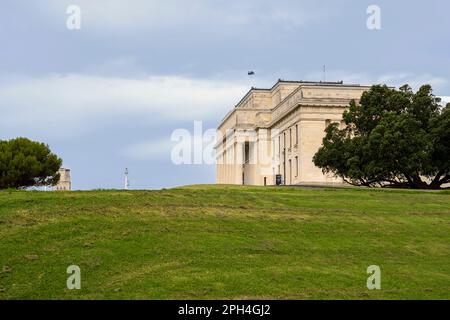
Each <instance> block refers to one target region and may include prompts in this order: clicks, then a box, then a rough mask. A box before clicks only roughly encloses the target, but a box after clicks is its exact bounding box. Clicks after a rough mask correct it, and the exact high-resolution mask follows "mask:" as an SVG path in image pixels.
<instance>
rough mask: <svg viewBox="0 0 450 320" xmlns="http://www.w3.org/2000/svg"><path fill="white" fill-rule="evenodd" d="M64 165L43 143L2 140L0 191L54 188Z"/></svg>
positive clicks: (23, 140) (0, 141) (20, 139)
mask: <svg viewBox="0 0 450 320" xmlns="http://www.w3.org/2000/svg"><path fill="white" fill-rule="evenodd" d="M61 164H62V160H61V159H60V158H58V157H57V156H56V155H55V154H53V153H52V152H51V151H50V149H49V147H48V146H47V145H45V144H43V143H39V142H34V141H31V140H29V139H26V138H17V139H12V140H0V189H6V188H15V189H23V188H27V187H39V186H52V185H55V184H57V183H58V181H59V179H60V175H59V173H58V170H59V169H60V168H61Z"/></svg>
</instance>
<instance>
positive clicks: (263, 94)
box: [216, 80, 370, 186]
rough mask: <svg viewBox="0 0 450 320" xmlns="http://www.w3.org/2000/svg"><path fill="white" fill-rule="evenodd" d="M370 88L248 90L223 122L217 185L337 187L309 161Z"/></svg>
mask: <svg viewBox="0 0 450 320" xmlns="http://www.w3.org/2000/svg"><path fill="white" fill-rule="evenodd" d="M368 90H370V86H361V85H356V84H344V83H343V82H311V81H284V80H279V81H278V82H277V83H276V84H275V85H274V86H273V87H272V88H270V89H257V88H252V89H251V90H250V91H249V92H248V93H247V94H246V95H245V96H244V98H242V100H241V101H240V102H239V103H238V104H237V105H236V107H235V108H234V109H233V110H232V111H230V112H229V113H228V114H227V115H226V117H225V118H224V119H223V120H222V122H221V124H220V125H219V128H218V139H217V143H216V156H217V168H216V181H217V183H219V184H237V185H259V186H262V185H275V184H277V183H278V184H286V185H320V184H341V183H343V182H342V180H341V179H338V178H335V177H333V176H331V175H324V174H323V173H322V170H321V169H320V168H317V167H316V166H315V165H314V163H313V161H312V159H313V157H314V155H315V153H316V152H317V150H318V149H319V148H320V146H321V145H322V139H323V137H324V135H325V128H326V127H327V126H328V125H329V124H330V123H335V122H337V123H339V124H340V125H341V126H343V125H344V124H343V121H342V113H343V112H344V110H345V109H346V108H347V107H348V106H349V103H350V101H351V100H355V101H356V102H357V103H358V102H359V99H360V98H361V95H362V94H363V92H364V91H368Z"/></svg>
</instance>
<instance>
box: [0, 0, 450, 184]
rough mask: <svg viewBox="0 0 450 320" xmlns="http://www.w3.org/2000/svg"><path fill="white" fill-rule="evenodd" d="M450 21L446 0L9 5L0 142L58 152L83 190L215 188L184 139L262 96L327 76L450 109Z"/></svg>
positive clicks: (209, 170)
mask: <svg viewBox="0 0 450 320" xmlns="http://www.w3.org/2000/svg"><path fill="white" fill-rule="evenodd" d="M71 5H76V6H78V7H79V8H80V10H81V29H79V30H78V29H75V30H71V29H68V28H67V20H68V18H70V16H71V14H70V13H69V14H68V13H67V9H68V7H69V6H71ZM370 5H377V6H379V8H380V9H381V29H380V30H370V29H368V28H367V19H368V17H369V15H368V14H367V8H368V7H369V6H370ZM448 12H450V3H449V2H448V1H445V0H428V1H406V0H396V1H392V0H386V1H377V0H371V1H364V0H353V1H350V0H322V1H301V0H295V1H284V0H281V1H280V0H277V1H264V0H246V1H242V0H240V1H234V0H209V1H206V0H190V1H184V0H183V1H182V0H165V1H161V0H158V1H153V0H127V1H125V0H70V1H65V0H58V1H54V0H33V1H30V0H2V1H1V3H0V40H1V44H2V45H1V50H0V139H10V138H14V137H17V136H25V137H28V138H31V139H33V140H39V141H43V142H46V143H48V144H49V145H50V147H51V149H52V150H53V151H54V152H55V153H57V154H58V155H60V156H61V157H62V158H63V160H64V165H65V166H67V167H69V168H71V170H72V176H73V186H74V188H75V189H92V188H121V187H122V185H123V171H124V168H125V167H128V168H129V170H130V179H131V187H132V188H136V189H142V188H161V187H170V186H176V185H184V184H194V183H212V182H214V177H215V175H214V166H211V165H181V166H177V165H175V164H173V163H172V161H171V149H172V147H173V142H171V134H172V132H173V131H174V130H176V129H180V128H184V129H186V130H189V131H191V132H193V130H194V121H196V120H198V121H202V122H203V129H204V130H206V129H209V128H215V127H216V126H217V124H218V123H219V122H220V120H221V119H222V118H223V116H224V115H225V114H226V112H227V111H228V110H229V109H231V108H232V107H233V106H234V105H235V104H236V102H237V101H238V100H239V99H240V98H241V97H242V96H243V95H244V94H245V93H246V91H248V89H249V88H250V87H251V86H257V87H266V86H269V87H270V86H271V85H272V84H273V83H274V82H275V81H276V80H277V79H279V78H282V79H289V80H321V79H322V77H323V75H322V66H323V65H326V66H327V70H328V72H327V80H343V81H344V82H349V83H361V84H375V83H387V84H389V85H395V86H399V85H402V84H404V83H409V84H411V85H412V86H413V87H415V88H417V86H419V85H420V84H424V83H429V84H431V85H433V88H434V90H435V94H436V95H438V96H446V97H447V98H446V99H448V100H449V101H450V98H448V96H450V54H449V53H450V20H449V19H448ZM248 70H254V71H255V73H256V75H255V76H253V77H249V76H247V71H248Z"/></svg>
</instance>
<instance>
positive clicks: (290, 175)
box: [289, 159, 292, 184]
mask: <svg viewBox="0 0 450 320" xmlns="http://www.w3.org/2000/svg"><path fill="white" fill-rule="evenodd" d="M289 184H292V160H291V159H289Z"/></svg>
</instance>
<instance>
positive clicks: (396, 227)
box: [0, 186, 450, 299]
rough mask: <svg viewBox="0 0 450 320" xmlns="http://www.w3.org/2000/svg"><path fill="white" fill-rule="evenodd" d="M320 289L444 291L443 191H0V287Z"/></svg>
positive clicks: (372, 294)
mask: <svg viewBox="0 0 450 320" xmlns="http://www.w3.org/2000/svg"><path fill="white" fill-rule="evenodd" d="M72 264H75V265H78V266H80V268H81V277H82V280H81V286H82V288H81V290H68V289H67V288H66V279H67V277H68V276H69V275H68V274H66V268H67V267H68V266H69V265H72ZM369 265H379V266H380V267H381V272H382V289H381V290H376V291H369V290H368V289H367V288H366V279H367V277H368V275H367V273H366V270H367V267H368V266H369ZM330 298H332V299H431V298H436V299H450V192H449V191H436V192H422V191H403V190H395V191H394V190H366V189H299V188H256V187H230V186H225V187H224V186H195V187H185V188H177V189H170V190H161V191H91V192H61V193H58V192H24V191H23V192H19V191H2V192H0V299H330Z"/></svg>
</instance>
